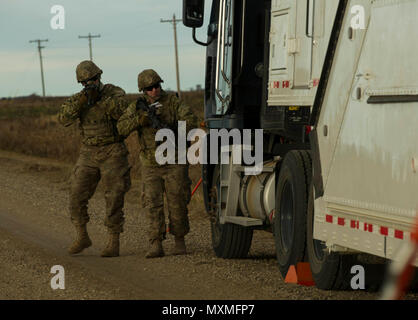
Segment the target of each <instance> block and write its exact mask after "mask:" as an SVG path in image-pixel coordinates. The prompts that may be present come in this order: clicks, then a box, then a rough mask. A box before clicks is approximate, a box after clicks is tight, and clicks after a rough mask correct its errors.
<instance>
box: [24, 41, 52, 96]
mask: <svg viewBox="0 0 418 320" xmlns="http://www.w3.org/2000/svg"><path fill="white" fill-rule="evenodd" d="M33 42H37V43H38V51H39V60H40V61H41V79H42V96H43V97H45V80H44V66H43V64H42V51H41V50H42V49H43V48H45V47H42V46H41V42H48V39H45V40H40V39H37V40H30V41H29V43H33Z"/></svg>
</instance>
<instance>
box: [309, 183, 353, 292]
mask: <svg viewBox="0 0 418 320" xmlns="http://www.w3.org/2000/svg"><path fill="white" fill-rule="evenodd" d="M313 219H314V191H313V185H312V186H311V187H310V191H309V201H308V216H307V235H306V238H307V251H308V261H309V264H310V266H311V272H312V277H313V279H314V281H315V285H316V287H317V288H319V289H322V290H347V289H349V288H350V280H351V277H352V275H351V273H350V270H351V267H352V266H354V265H356V264H357V259H356V258H357V257H356V256H355V255H353V254H340V253H338V252H331V253H330V252H329V251H327V250H326V247H325V245H324V244H323V242H322V241H319V240H315V239H314V238H313V222H314V220H313Z"/></svg>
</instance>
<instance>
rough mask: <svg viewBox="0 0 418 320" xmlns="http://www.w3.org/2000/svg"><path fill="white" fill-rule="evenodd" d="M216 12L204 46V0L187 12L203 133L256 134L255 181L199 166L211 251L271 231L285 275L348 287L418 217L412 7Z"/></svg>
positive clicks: (234, 2) (281, 4) (236, 4)
mask: <svg viewBox="0 0 418 320" xmlns="http://www.w3.org/2000/svg"><path fill="white" fill-rule="evenodd" d="M211 8H212V9H211V13H210V22H209V26H208V39H207V41H205V42H202V41H199V40H198V39H196V33H195V28H198V27H201V26H202V24H203V17H204V1H203V0H184V3H183V23H184V24H185V25H186V26H188V27H192V28H193V38H194V39H195V41H196V42H198V43H199V44H201V45H205V46H207V58H206V85H205V120H206V125H207V127H208V128H209V129H221V128H224V129H240V130H244V129H260V128H261V129H263V131H264V133H263V150H264V151H263V154H264V165H263V172H262V173H261V174H260V175H257V176H247V175H245V174H244V170H243V169H244V166H243V165H237V164H233V163H232V161H231V163H229V164H220V165H219V164H218V165H216V164H208V165H204V166H203V171H202V178H203V187H204V196H205V205H206V209H207V211H208V213H209V214H210V216H211V220H212V224H211V225H212V228H211V229H212V230H211V231H212V240H213V241H212V244H213V248H214V251H215V253H216V255H217V256H219V257H223V258H242V257H245V256H246V255H247V254H248V252H249V248H250V245H251V241H252V235H253V231H254V230H255V229H263V230H272V231H273V235H274V239H275V244H276V252H277V260H278V264H279V269H280V271H281V273H282V275H283V276H285V275H286V273H287V271H288V269H289V267H290V266H291V265H296V264H297V263H299V262H302V261H308V262H309V263H310V266H311V271H312V274H313V277H314V280H315V283H316V285H317V286H318V287H319V288H322V289H334V288H341V287H344V286H346V284H347V281H346V280H347V276H349V275H350V269H351V267H352V266H353V264H354V263H356V261H357V260H356V259H357V258H358V257H359V256H362V255H365V254H366V255H367V256H369V255H370V256H377V257H381V258H384V259H395V258H396V253H397V251H398V249H399V248H400V246H402V244H403V243H404V242H407V241H409V240H410V236H411V233H410V231H411V229H412V227H413V223H414V221H415V217H416V216H417V210H418V172H417V171H418V54H417V53H418V19H417V18H416V17H417V14H418V0H213V2H212V7H211ZM208 151H209V152H210V150H208ZM414 265H415V266H418V259H416V260H415V262H414Z"/></svg>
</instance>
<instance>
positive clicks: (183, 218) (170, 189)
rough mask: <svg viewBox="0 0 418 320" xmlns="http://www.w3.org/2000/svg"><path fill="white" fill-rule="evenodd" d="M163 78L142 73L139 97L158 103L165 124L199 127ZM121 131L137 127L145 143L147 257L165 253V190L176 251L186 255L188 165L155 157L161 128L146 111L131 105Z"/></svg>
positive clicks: (143, 163)
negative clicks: (163, 86) (166, 87)
mask: <svg viewBox="0 0 418 320" xmlns="http://www.w3.org/2000/svg"><path fill="white" fill-rule="evenodd" d="M162 82H163V80H162V79H161V78H160V76H159V75H158V74H157V73H156V72H155V71H154V70H144V71H143V72H141V73H140V74H139V75H138V88H139V91H140V92H141V91H143V94H142V95H141V96H140V98H139V99H138V100H139V101H143V102H145V103H146V104H148V105H149V104H153V103H156V102H158V103H159V104H160V107H159V108H158V113H157V114H158V118H159V120H160V121H161V123H162V124H164V126H165V127H167V128H170V129H172V130H175V132H177V126H178V121H186V124H187V128H186V130H190V129H192V128H194V127H195V126H196V122H197V119H196V117H195V116H194V114H193V113H192V112H191V110H190V108H189V107H187V106H186V105H184V104H183V103H182V102H181V101H180V100H179V99H178V98H177V96H176V95H175V94H168V93H166V92H165V91H164V90H162V89H161V83H162ZM117 127H118V130H119V133H120V134H121V135H124V136H127V135H129V134H130V133H131V132H132V131H134V130H137V132H138V138H139V144H140V146H141V151H140V159H141V164H142V179H143V185H144V191H143V200H144V207H145V210H146V216H147V220H148V236H149V241H150V248H149V251H148V252H147V255H146V257H147V258H155V257H161V256H164V250H163V246H162V241H163V240H164V239H165V233H166V225H165V217H164V197H163V196H164V192H165V193H166V197H167V205H168V212H169V217H168V218H169V230H170V233H171V234H173V235H174V237H175V238H174V239H175V245H174V250H173V252H172V254H186V244H185V241H184V236H185V235H186V234H187V233H188V232H189V220H188V214H187V205H188V203H189V201H190V184H191V181H190V179H189V176H188V166H187V165H173V164H166V165H162V166H161V165H159V164H158V163H157V162H156V160H155V151H156V148H157V147H158V145H157V143H156V141H155V134H156V132H157V128H154V127H153V126H152V125H151V121H150V119H149V117H148V114H147V112H146V111H144V110H142V109H140V108H137V105H136V103H135V102H134V103H132V104H130V105H129V107H128V109H127V110H126V112H125V113H124V115H122V116H121V118H120V119H119V121H118V124H117Z"/></svg>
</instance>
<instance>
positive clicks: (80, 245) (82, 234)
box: [68, 225, 92, 254]
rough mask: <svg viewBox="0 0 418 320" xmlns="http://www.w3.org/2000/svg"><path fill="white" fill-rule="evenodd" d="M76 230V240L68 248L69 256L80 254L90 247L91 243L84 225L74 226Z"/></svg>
mask: <svg viewBox="0 0 418 320" xmlns="http://www.w3.org/2000/svg"><path fill="white" fill-rule="evenodd" d="M76 230H77V239H76V240H75V241H74V243H73V244H72V245H71V247H69V248H68V253H69V254H77V253H80V252H81V251H83V250H84V249H86V248H88V247H90V246H91V245H92V242H91V240H90V238H89V235H88V233H87V227H86V225H84V226H76Z"/></svg>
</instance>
